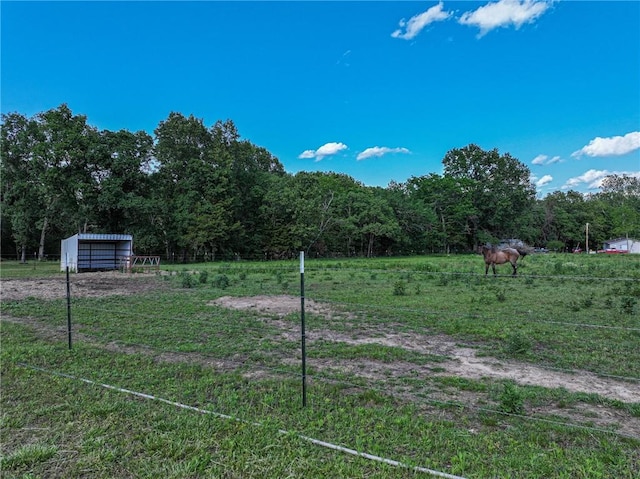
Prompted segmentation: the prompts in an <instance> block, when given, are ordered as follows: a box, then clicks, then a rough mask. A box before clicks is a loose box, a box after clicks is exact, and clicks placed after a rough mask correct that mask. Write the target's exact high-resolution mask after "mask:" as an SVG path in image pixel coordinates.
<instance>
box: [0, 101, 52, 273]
mask: <svg viewBox="0 0 640 479" xmlns="http://www.w3.org/2000/svg"><path fill="white" fill-rule="evenodd" d="M37 129H38V125H37V122H35V121H34V120H31V119H28V118H26V117H25V116H24V115H21V114H18V113H11V114H8V115H4V114H3V115H2V130H1V137H0V138H1V139H0V141H1V144H0V151H2V157H1V163H0V167H1V171H0V173H1V177H2V183H1V185H2V189H1V192H2V213H3V216H5V217H6V218H7V219H8V220H9V222H10V224H11V235H12V237H13V240H14V241H15V243H16V250H17V251H18V252H19V253H20V260H21V261H22V262H25V261H26V255H27V249H28V248H29V247H31V246H33V245H34V244H35V243H36V235H35V232H36V224H37V222H38V220H39V218H40V211H41V210H42V209H43V208H44V207H45V204H44V197H43V191H42V184H41V179H40V173H41V172H40V170H39V169H38V168H37V167H36V164H35V163H36V162H35V160H34V157H33V151H34V145H35V142H36V138H37Z"/></svg>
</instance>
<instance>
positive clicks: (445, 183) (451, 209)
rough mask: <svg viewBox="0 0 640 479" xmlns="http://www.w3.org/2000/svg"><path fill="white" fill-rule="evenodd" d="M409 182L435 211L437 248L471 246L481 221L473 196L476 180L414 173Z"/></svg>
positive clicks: (458, 248) (455, 248)
mask: <svg viewBox="0 0 640 479" xmlns="http://www.w3.org/2000/svg"><path fill="white" fill-rule="evenodd" d="M408 184H409V185H410V188H411V190H412V192H413V193H412V194H413V196H414V197H415V198H417V199H419V200H420V201H422V202H423V203H424V205H425V206H426V207H428V208H429V209H430V210H431V211H432V212H433V215H434V223H433V229H434V235H433V237H434V241H435V242H436V245H437V248H438V250H440V251H442V252H445V253H450V252H451V251H452V250H461V249H462V250H466V249H468V245H469V243H470V242H473V236H474V234H475V232H476V229H477V227H476V224H477V221H478V219H477V218H478V210H477V209H476V207H475V206H474V205H473V197H472V192H473V189H474V186H475V182H474V180H472V179H469V178H456V177H453V176H444V177H443V176H440V175H437V174H435V173H432V174H430V175H427V176H423V177H412V178H411V179H410V180H409V181H408ZM434 246H435V245H434Z"/></svg>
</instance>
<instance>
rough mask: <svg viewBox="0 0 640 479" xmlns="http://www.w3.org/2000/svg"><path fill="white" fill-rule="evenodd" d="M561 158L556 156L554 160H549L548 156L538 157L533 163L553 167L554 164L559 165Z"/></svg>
mask: <svg viewBox="0 0 640 479" xmlns="http://www.w3.org/2000/svg"><path fill="white" fill-rule="evenodd" d="M560 161H562V160H561V158H560V157H559V156H554V157H553V158H549V157H548V156H547V155H538V156H536V157H535V158H534V159H533V160H532V161H531V164H532V165H553V164H554V163H559V162H560Z"/></svg>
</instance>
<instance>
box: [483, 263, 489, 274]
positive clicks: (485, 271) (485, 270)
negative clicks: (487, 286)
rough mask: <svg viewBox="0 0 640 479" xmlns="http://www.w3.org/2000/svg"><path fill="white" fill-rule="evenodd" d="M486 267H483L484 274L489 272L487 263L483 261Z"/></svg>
mask: <svg viewBox="0 0 640 479" xmlns="http://www.w3.org/2000/svg"><path fill="white" fill-rule="evenodd" d="M485 266H486V268H485V269H484V275H485V276H486V275H487V274H488V273H489V263H485Z"/></svg>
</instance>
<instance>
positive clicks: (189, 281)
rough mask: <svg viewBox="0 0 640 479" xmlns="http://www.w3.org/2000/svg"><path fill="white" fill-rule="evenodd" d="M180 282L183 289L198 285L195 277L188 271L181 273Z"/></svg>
mask: <svg viewBox="0 0 640 479" xmlns="http://www.w3.org/2000/svg"><path fill="white" fill-rule="evenodd" d="M180 282H181V284H182V287H183V288H193V287H194V286H195V285H196V282H195V279H194V278H193V275H191V274H189V273H188V272H187V271H181V272H180Z"/></svg>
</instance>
